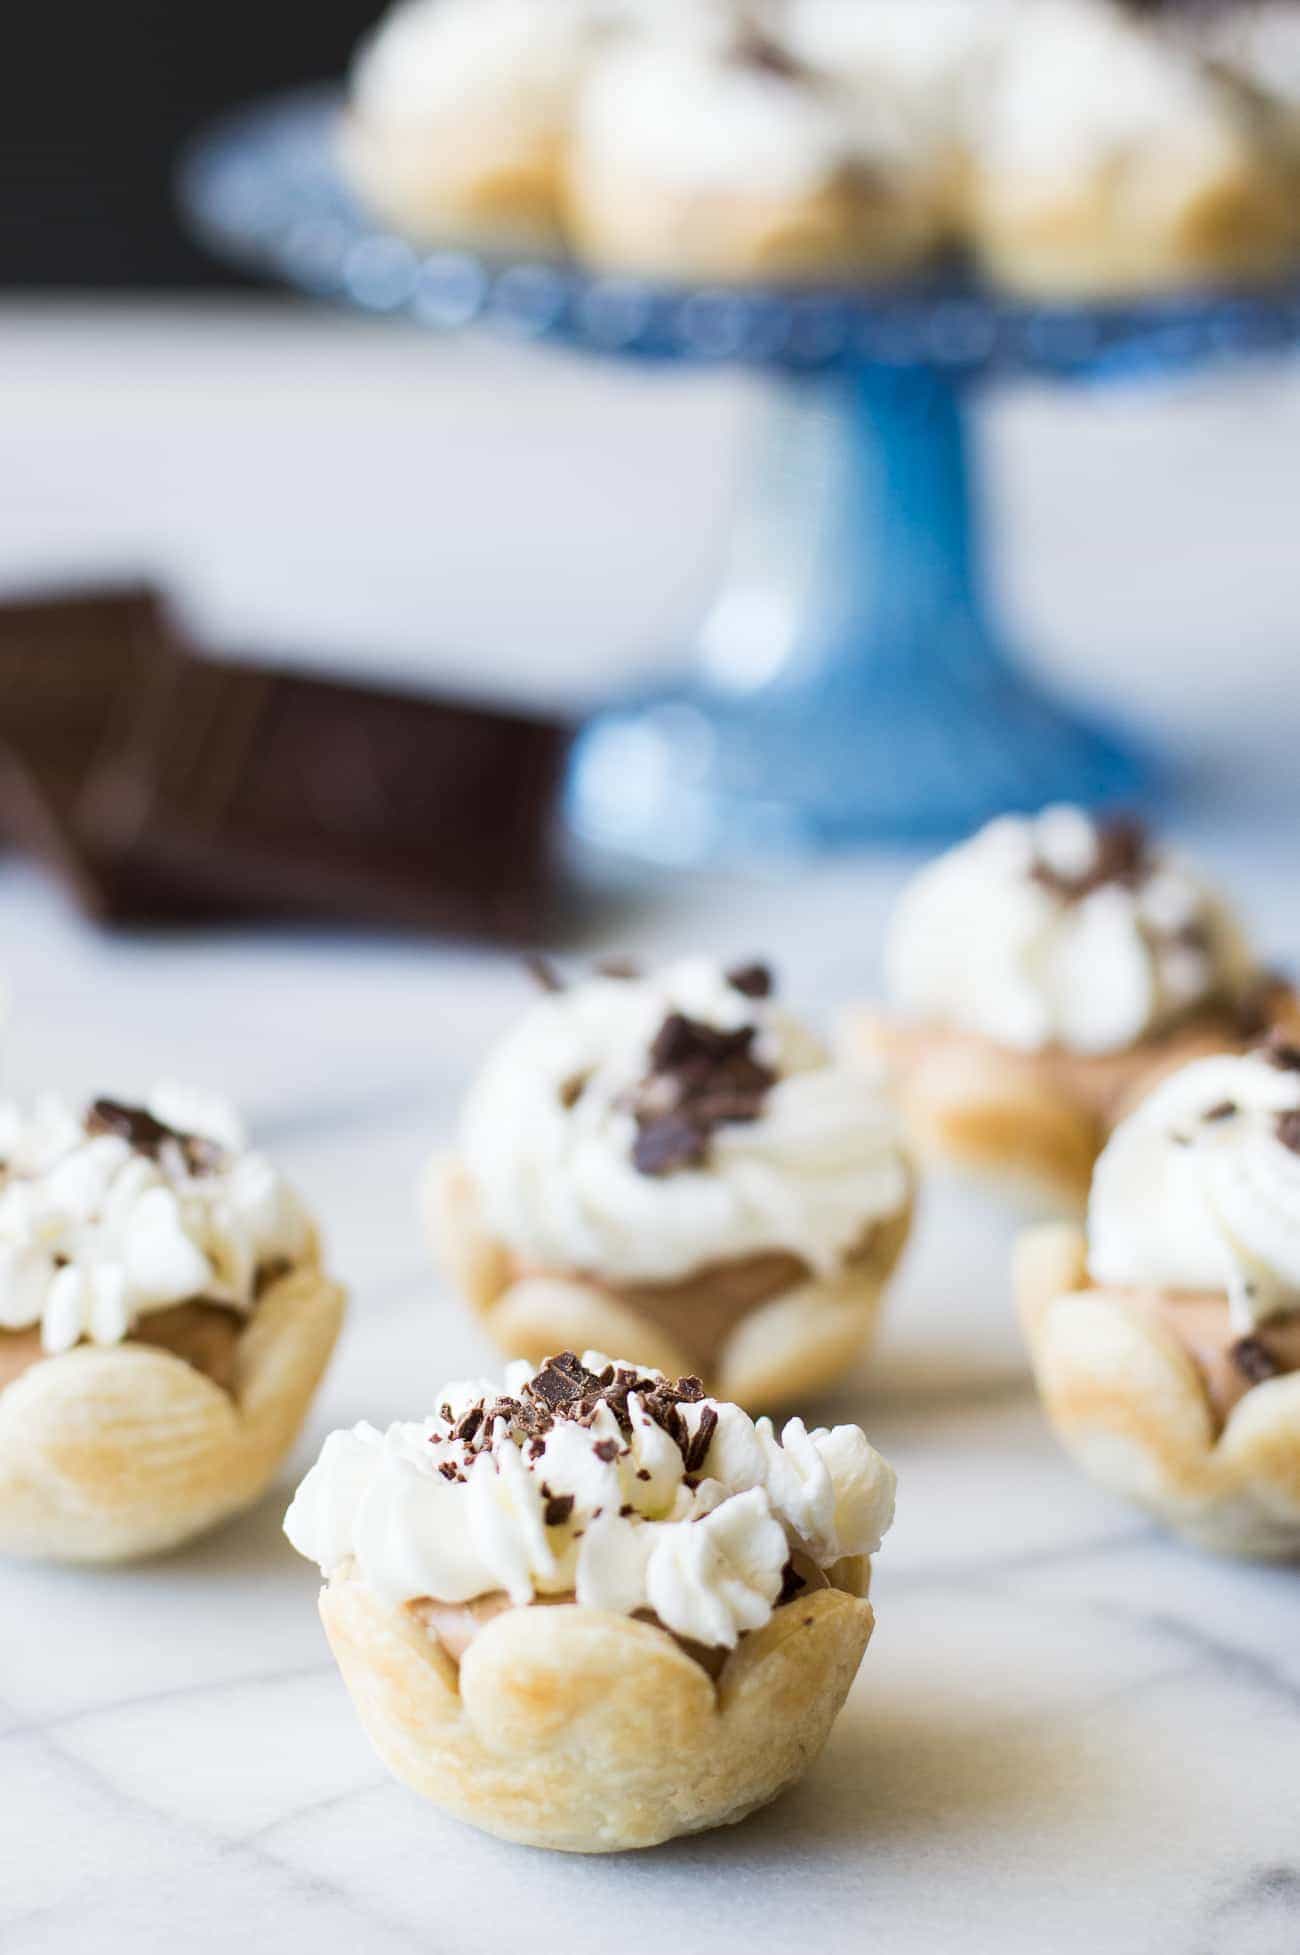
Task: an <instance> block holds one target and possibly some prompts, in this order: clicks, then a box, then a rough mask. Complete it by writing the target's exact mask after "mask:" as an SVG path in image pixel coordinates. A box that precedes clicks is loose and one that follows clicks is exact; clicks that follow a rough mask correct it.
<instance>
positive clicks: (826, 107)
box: [576, 12, 918, 198]
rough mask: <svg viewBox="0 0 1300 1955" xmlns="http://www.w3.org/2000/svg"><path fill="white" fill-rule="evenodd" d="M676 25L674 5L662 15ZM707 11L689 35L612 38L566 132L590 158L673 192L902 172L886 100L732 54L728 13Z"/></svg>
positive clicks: (902, 121)
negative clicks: (614, 42) (710, 27)
mask: <svg viewBox="0 0 1300 1955" xmlns="http://www.w3.org/2000/svg"><path fill="white" fill-rule="evenodd" d="M670 18H671V20H672V25H673V27H674V28H679V26H680V21H679V18H678V17H677V16H670ZM713 24H714V25H715V26H716V28H717V32H716V33H714V34H710V33H709V32H708V31H706V29H707V16H706V19H705V21H704V22H702V23H701V26H700V31H699V32H698V33H697V34H695V35H690V34H684V33H682V32H680V31H668V32H661V33H658V34H656V35H654V36H652V37H649V38H647V39H646V40H644V41H636V42H633V43H631V44H629V45H627V46H619V47H617V48H616V49H614V50H613V51H611V52H610V53H609V55H608V56H607V57H606V59H605V60H604V61H602V62H601V63H599V64H598V65H597V67H596V68H594V69H593V71H592V73H591V75H590V76H589V77H588V79H587V81H586V83H585V84H584V86H583V89H582V92H581V94H580V96H579V100H578V111H577V123H576V130H577V134H576V142H577V147H578V149H579V151H580V152H581V153H582V154H583V155H585V156H587V157H588V158H589V159H590V164H591V167H592V168H597V167H599V166H600V165H601V164H606V165H608V164H613V165H614V166H615V167H617V168H618V169H620V170H625V171H627V172H629V173H631V174H633V175H635V176H636V177H638V178H639V179H643V180H646V181H648V182H651V183H654V184H661V185H664V186H665V187H667V188H668V189H670V190H674V191H681V192H692V191H700V190H704V191H713V192H717V193H719V194H722V195H731V196H736V197H744V198H750V197H756V196H757V197H761V196H789V197H798V196H805V195H812V194H815V193H816V192H817V191H819V190H821V189H823V188H824V187H825V186H826V185H827V184H829V183H831V182H833V181H834V180H835V179H836V178H838V177H839V176H840V175H841V174H842V173H843V172H844V171H846V170H857V169H860V168H861V169H866V168H869V169H870V170H871V171H873V172H874V173H875V174H876V175H877V176H883V177H885V178H887V179H888V178H890V177H894V178H896V179H900V180H901V179H902V177H903V176H904V175H905V173H906V172H908V171H909V169H910V168H911V167H912V166H913V165H914V163H915V161H916V157H917V152H918V143H917V138H916V134H915V132H914V131H913V129H912V127H911V125H910V124H909V122H908V121H907V119H906V117H905V116H904V115H903V114H902V113H901V112H900V110H899V108H898V106H897V105H896V104H895V103H892V102H891V101H889V100H887V99H884V98H881V99H878V100H876V101H874V102H873V103H872V104H871V105H870V109H869V112H868V110H867V107H866V105H864V103H863V102H862V100H861V99H857V100H855V99H854V98H853V97H852V96H851V95H850V94H849V92H848V91H847V90H841V89H837V88H836V87H835V86H834V85H833V84H832V83H831V82H829V81H828V80H827V79H826V78H825V77H820V78H819V77H814V76H812V75H811V74H808V73H804V72H802V71H801V69H800V67H799V65H798V63H797V62H795V61H794V60H793V58H791V59H790V60H789V64H788V68H787V67H786V65H785V61H784V57H783V54H782V51H781V50H780V48H779V47H775V46H774V49H773V56H772V59H771V60H770V61H766V60H762V59H752V60H751V59H746V58H744V48H743V43H742V44H741V45H740V47H739V51H738V49H737V44H736V42H735V35H734V25H735V23H734V21H732V22H728V21H727V20H726V18H725V15H724V14H723V13H721V12H719V13H718V15H717V17H716V20H715V21H714V23H713Z"/></svg>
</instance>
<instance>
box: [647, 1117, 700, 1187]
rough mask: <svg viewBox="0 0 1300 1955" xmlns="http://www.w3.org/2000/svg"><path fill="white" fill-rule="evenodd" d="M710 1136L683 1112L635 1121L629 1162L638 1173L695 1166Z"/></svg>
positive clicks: (669, 1172)
mask: <svg viewBox="0 0 1300 1955" xmlns="http://www.w3.org/2000/svg"><path fill="white" fill-rule="evenodd" d="M708 1151H709V1136H708V1134H707V1133H706V1132H705V1131H704V1130H703V1128H701V1127H697V1126H696V1125H695V1123H694V1122H693V1121H692V1120H689V1119H687V1118H686V1116H685V1115H684V1114H678V1113H666V1114H664V1115H663V1117H662V1118H661V1119H658V1120H648V1121H645V1122H644V1123H640V1122H639V1123H638V1126H637V1135H636V1139H635V1140H634V1141H633V1143H632V1165H633V1167H634V1168H635V1169H636V1170H637V1172H638V1174H651V1175H659V1174H671V1173H672V1172H673V1170H674V1169H675V1168H696V1167H699V1165H700V1163H701V1162H702V1161H703V1160H704V1159H705V1158H706V1157H707V1155H708Z"/></svg>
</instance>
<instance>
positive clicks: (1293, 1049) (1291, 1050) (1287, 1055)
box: [1264, 1033, 1300, 1073]
mask: <svg viewBox="0 0 1300 1955" xmlns="http://www.w3.org/2000/svg"><path fill="white" fill-rule="evenodd" d="M1264 1056H1265V1058H1266V1059H1267V1060H1268V1063H1269V1065H1270V1066H1276V1067H1277V1068H1278V1070H1279V1071H1280V1072H1284V1073H1300V1045H1293V1044H1292V1043H1291V1041H1290V1040H1289V1039H1286V1038H1282V1037H1280V1036H1279V1035H1278V1034H1277V1033H1274V1035H1273V1037H1272V1038H1271V1039H1270V1040H1269V1042H1268V1044H1267V1046H1266V1047H1265V1048H1264Z"/></svg>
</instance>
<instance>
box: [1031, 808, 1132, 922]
mask: <svg viewBox="0 0 1300 1955" xmlns="http://www.w3.org/2000/svg"><path fill="white" fill-rule="evenodd" d="M1150 867H1151V851H1150V843H1149V840H1148V837H1147V832H1146V829H1145V828H1144V827H1143V825H1142V823H1141V822H1140V821H1135V820H1134V819H1133V818H1132V817H1131V816H1128V815H1117V816H1116V817H1115V818H1114V819H1113V820H1111V821H1108V822H1105V823H1103V824H1102V825H1101V826H1100V827H1099V828H1098V830H1097V849H1096V853H1095V855H1094V857H1093V859H1092V861H1091V862H1090V863H1089V864H1088V867H1087V868H1086V869H1084V870H1082V871H1081V872H1080V873H1079V874H1078V875H1077V876H1072V875H1066V874H1063V873H1062V871H1061V870H1059V869H1055V868H1053V867H1052V865H1051V863H1050V862H1043V861H1036V862H1035V863H1034V865H1033V867H1032V869H1031V870H1030V872H1029V873H1030V875H1031V876H1032V877H1033V879H1034V881H1035V882H1037V883H1041V884H1042V885H1043V887H1044V888H1045V889H1050V890H1052V891H1053V892H1054V893H1055V894H1056V895H1058V896H1061V897H1063V898H1064V899H1065V901H1066V902H1067V903H1080V902H1082V901H1083V899H1084V897H1085V896H1091V895H1092V893H1093V891H1094V890H1096V889H1104V888H1105V886H1106V884H1107V883H1117V884H1119V886H1120V887H1121V888H1124V889H1133V888H1134V887H1136V885H1137V884H1138V883H1140V882H1141V881H1142V879H1143V877H1144V876H1145V875H1147V873H1148V872H1149V870H1150Z"/></svg>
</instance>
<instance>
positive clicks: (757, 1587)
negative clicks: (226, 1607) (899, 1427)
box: [284, 1351, 895, 1649]
mask: <svg viewBox="0 0 1300 1955" xmlns="http://www.w3.org/2000/svg"><path fill="white" fill-rule="evenodd" d="M894 1487H895V1476H894V1473H893V1471H892V1469H891V1468H890V1467H889V1466H888V1465H887V1464H886V1463H885V1461H884V1460H883V1459H882V1458H881V1457H880V1455H879V1454H878V1453H877V1452H876V1451H875V1450H874V1448H873V1447H871V1446H870V1445H869V1444H868V1443H867V1440H866V1438H865V1437H864V1435H863V1434H862V1433H861V1432H860V1431H859V1430H858V1428H857V1427H856V1426H836V1427H835V1428H834V1429H833V1430H830V1431H827V1430H825V1429H818V1430H816V1431H813V1432H809V1431H808V1430H807V1428H806V1427H805V1425H804V1424H803V1421H802V1420H800V1419H791V1420H790V1421H789V1423H788V1424H787V1425H786V1426H785V1428H784V1430H783V1431H782V1433H781V1435H780V1437H779V1438H778V1436H777V1434H776V1432H775V1431H774V1429H773V1427H772V1424H771V1421H770V1420H768V1419H759V1420H758V1421H757V1422H755V1421H753V1420H751V1419H750V1418H749V1417H748V1416H747V1415H746V1414H745V1413H744V1412H743V1411H741V1409H740V1407H739V1406H736V1405H730V1404H726V1403H723V1402H720V1401H719V1400H717V1399H711V1398H706V1397H705V1396H704V1394H703V1391H702V1389H701V1387H700V1385H699V1383H698V1381H697V1380H694V1379H683V1380H679V1381H678V1382H677V1384H675V1385H673V1384H670V1383H669V1381H668V1380H666V1379H665V1378H664V1377H663V1375H662V1374H661V1373H659V1372H646V1371H640V1370H638V1369H637V1368H636V1367H634V1366H630V1365H621V1364H614V1363H611V1361H610V1360H609V1359H607V1358H605V1357H603V1356H602V1355H601V1354H600V1353H599V1352H594V1351H589V1352H587V1353H585V1354H584V1356H583V1357H582V1359H581V1360H579V1359H577V1358H575V1357H574V1356H573V1355H572V1353H565V1354H564V1355H563V1356H561V1357H560V1358H552V1359H548V1361H547V1362H546V1364H544V1365H543V1366H541V1367H540V1368H539V1370H538V1371H536V1372H534V1371H533V1370H532V1369H531V1368H530V1367H529V1366H528V1365H526V1364H516V1365H511V1366H510V1367H509V1368H508V1370H507V1372H506V1387H505V1392H504V1393H498V1391H497V1389H496V1387H495V1386H493V1385H492V1384H491V1383H490V1382H489V1381H486V1380H481V1379H479V1380H473V1381H470V1382H467V1383H464V1384H458V1385H451V1386H448V1387H447V1389H446V1390H445V1391H444V1392H443V1393H442V1394H441V1397H440V1403H439V1407H438V1411H437V1413H436V1414H435V1415H434V1416H433V1417H431V1418H429V1419H426V1420H424V1421H423V1422H420V1423H408V1424H400V1425H393V1426H390V1427H389V1428H388V1431H387V1432H383V1433H381V1432H379V1431H377V1430H376V1429H375V1428H374V1427H373V1426H370V1425H358V1426H354V1427H353V1428H352V1430H351V1431H350V1432H335V1433H332V1434H331V1435H330V1437H329V1438H328V1439H327V1440H326V1441H325V1445H324V1448H323V1450H322V1452H321V1455H320V1458H319V1460H318V1461H317V1462H316V1464H315V1466H313V1467H312V1469H311V1471H310V1472H309V1473H308V1475H307V1477H306V1479H305V1480H304V1481H303V1483H302V1485H301V1486H300V1487H299V1489H298V1492H297V1494H296V1495H295V1496H294V1500H293V1504H292V1506H291V1507H290V1508H289V1512H288V1514H287V1516H286V1518H285V1524H284V1525H285V1532H286V1534H287V1535H288V1537H289V1539H290V1541H291V1542H292V1543H293V1545H294V1547H295V1548H297V1550H298V1552H299V1553H300V1554H302V1555H305V1556H306V1557H307V1559H308V1560H310V1561H315V1562H316V1563H318V1564H319V1566H320V1568H321V1571H322V1573H323V1574H324V1575H326V1576H327V1577H328V1576H330V1575H332V1574H334V1573H335V1572H336V1571H337V1570H339V1569H341V1568H343V1567H344V1565H345V1564H347V1563H349V1562H355V1564H356V1568H357V1571H358V1573H359V1574H360V1576H361V1578H362V1579H363V1580H364V1581H365V1582H366V1584H367V1586H368V1587H370V1588H371V1589H372V1590H373V1591H374V1592H375V1594H376V1595H378V1596H380V1597H381V1598H382V1599H383V1600H384V1601H385V1602H388V1603H390V1604H393V1605H394V1606H396V1605H400V1604H401V1603H404V1602H410V1601H415V1600H417V1599H423V1598H431V1599H433V1600H435V1601H439V1602H444V1603H452V1604H455V1603H467V1602H471V1601H473V1600H474V1599H475V1598H476V1597H478V1596H483V1595H495V1594H504V1595H506V1596H507V1597H508V1598H509V1600H510V1601H511V1602H512V1603H513V1604H515V1605H516V1606H520V1605H523V1604H526V1603H529V1602H531V1601H532V1600H533V1598H534V1597H535V1596H547V1595H550V1596H561V1595H572V1596H573V1597H574V1598H575V1599H576V1600H577V1602H578V1603H580V1604H581V1605H583V1606H584V1607H587V1608H593V1609H603V1610H608V1611H611V1612H613V1613H615V1614H620V1615H631V1614H634V1613H635V1612H637V1611H638V1610H650V1611H652V1612H653V1613H654V1614H655V1616H657V1617H658V1619H659V1621H660V1622H661V1623H662V1624H663V1626H664V1627H665V1628H666V1629H669V1630H671V1631H672V1632H673V1633H674V1634H675V1635H677V1636H681V1637H684V1638H687V1639H689V1640H691V1641H693V1642H698V1643H702V1644H705V1645H707V1646H709V1647H710V1648H727V1649H730V1648H733V1647H734V1646H735V1644H736V1642H737V1641H738V1640H739V1638H740V1637H741V1636H742V1635H743V1634H745V1633H746V1632H747V1631H750V1630H754V1629H761V1628H762V1626H763V1624H764V1623H765V1622H766V1621H767V1620H768V1618H769V1617H770V1616H771V1614H772V1611H773V1609H774V1608H775V1607H776V1606H777V1604H778V1602H779V1601H780V1599H781V1597H782V1592H783V1588H784V1587H785V1585H786V1584H787V1582H788V1581H790V1574H789V1564H790V1559H791V1555H792V1554H793V1553H799V1554H802V1555H804V1556H806V1557H807V1558H808V1559H809V1560H810V1561H812V1562H813V1563H815V1564H816V1566H817V1567H819V1568H822V1569H827V1568H830V1567H832V1566H833V1565H834V1563H835V1562H836V1561H838V1560H839V1559H840V1558H841V1557H843V1556H847V1555H864V1554H871V1553H874V1552H875V1550H876V1549H877V1548H878V1547H879V1545H880V1542H881V1538H882V1537H883V1535H884V1534H885V1532H886V1530H887V1529H888V1527H889V1526H890V1524H891V1522H892V1519H893V1511H894ZM798 1585H799V1584H798V1582H797V1581H792V1582H791V1584H790V1591H789V1592H797V1588H798Z"/></svg>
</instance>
